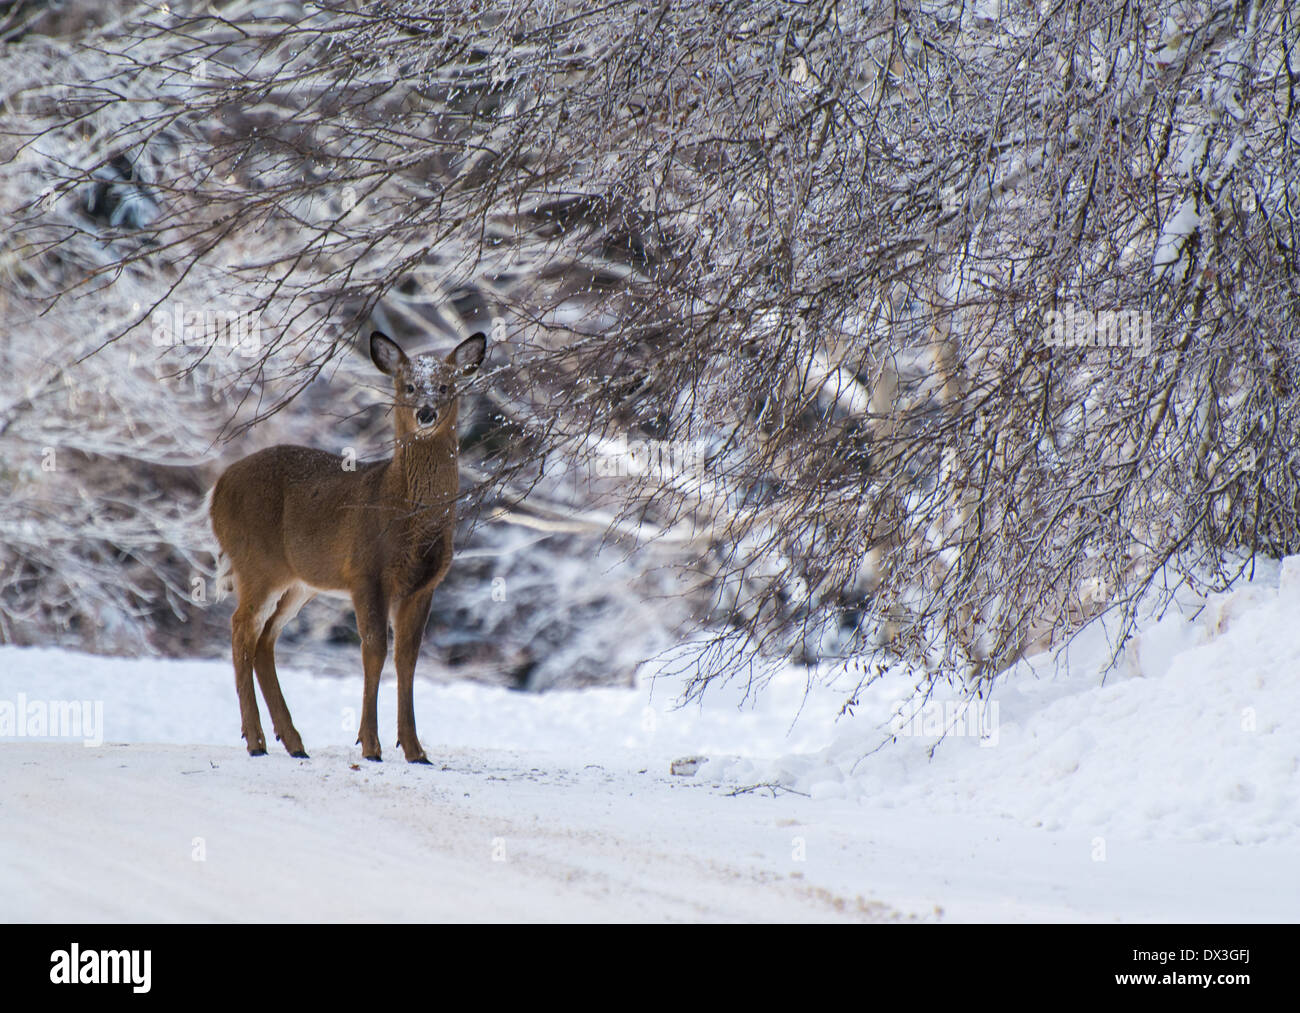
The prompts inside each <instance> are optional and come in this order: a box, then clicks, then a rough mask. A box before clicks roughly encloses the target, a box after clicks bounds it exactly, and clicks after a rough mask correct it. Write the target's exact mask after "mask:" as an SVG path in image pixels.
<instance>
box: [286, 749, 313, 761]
mask: <svg viewBox="0 0 1300 1013" xmlns="http://www.w3.org/2000/svg"><path fill="white" fill-rule="evenodd" d="M289 755H290V756H292V757H293V758H294V759H295V760H310V759H311V757H310V756H308V755H307V750H305V749H299V750H298V751H297V752H295V753H290V754H289Z"/></svg>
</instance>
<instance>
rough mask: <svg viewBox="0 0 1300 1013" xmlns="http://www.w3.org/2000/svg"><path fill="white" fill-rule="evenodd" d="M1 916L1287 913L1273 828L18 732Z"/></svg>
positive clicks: (4, 805) (489, 761) (1290, 861)
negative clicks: (912, 805) (1233, 841)
mask: <svg viewBox="0 0 1300 1013" xmlns="http://www.w3.org/2000/svg"><path fill="white" fill-rule="evenodd" d="M0 748H2V749H3V763H4V769H5V776H4V780H3V784H2V785H0V825H2V826H3V832H2V833H0V917H3V918H4V919H5V920H36V921H40V920H58V921H62V920H71V921H80V920H96V921H97V920H104V921H116V920H142V921H153V920H163V921H167V920H200V921H205V920H218V921H220V920H235V921H244V920H290V921H292V920H310V921H315V920H366V921H370V920H378V921H389V920H408V921H426V920H434V921H436V920H467V921H488V920H519V919H526V920H536V921H552V920H597V921H608V920H691V921H694V920H702V919H703V920H747V921H748V920H782V921H797V920H864V921H874V920H912V919H918V920H942V921H951V920H959V921H960V920H981V921H983V920H1023V919H1034V920H1080V919H1082V920H1112V919H1124V920H1133V919H1157V920H1165V919H1175V920H1219V919H1229V918H1240V917H1245V916H1247V915H1249V917H1250V918H1252V919H1258V920H1269V919H1279V920H1283V919H1287V918H1292V917H1294V914H1295V899H1294V896H1291V895H1288V894H1287V892H1286V891H1283V890H1279V889H1278V888H1277V887H1278V884H1280V883H1286V882H1291V881H1293V880H1294V854H1293V853H1292V851H1291V850H1290V849H1287V848H1282V847H1254V848H1251V849H1242V848H1222V847H1216V846H1213V845H1201V844H1173V845H1171V844H1152V843H1149V842H1140V843H1128V842H1123V841H1118V840H1110V841H1108V842H1107V854H1106V855H1105V860H1104V861H1097V860H1095V855H1094V845H1093V842H1092V841H1090V840H1089V838H1088V837H1087V836H1085V835H1081V834H1069V833H1046V832H1043V831H1041V830H1031V829H1027V828H1024V827H1019V826H1016V825H1015V824H1013V823H1009V822H1008V821H1005V820H998V819H978V818H971V817H969V816H959V815H944V814H919V813H916V812H910V811H907V810H900V809H892V810H891V809H884V808H877V807H872V806H866V805H862V804H860V803H847V802H843V801H839V802H828V801H819V800H812V799H807V798H802V797H800V796H797V795H793V794H788V793H784V792H780V793H777V796H776V797H772V793H771V792H769V791H752V792H745V793H742V794H739V795H732V794H730V793H731V792H732V791H734V790H735V789H734V788H731V787H728V786H718V787H715V786H714V785H713V784H711V783H710V782H708V781H699V780H696V779H693V778H692V779H686V778H675V777H672V776H670V775H667V774H664V773H657V772H652V771H649V770H641V769H635V768H632V767H620V766H608V765H596V764H592V765H589V766H582V767H562V766H561V767H557V766H556V765H555V762H554V759H553V758H552V757H548V756H547V755H545V754H528V753H513V752H501V751H490V750H465V749H456V750H451V751H449V752H446V753H444V754H443V755H441V756H440V758H439V762H438V763H436V764H435V765H434V766H432V767H411V766H408V765H406V764H405V763H402V762H401V761H400V760H398V761H391V760H390V761H386V762H385V763H383V764H371V763H366V762H365V761H361V760H360V759H359V757H358V756H357V752H356V750H349V749H345V748H339V747H333V748H328V749H324V750H319V751H318V752H317V753H316V754H315V755H314V756H313V757H312V759H310V760H306V761H296V760H292V759H290V758H289V757H288V756H276V755H271V756H267V757H264V758H259V759H251V758H249V757H248V756H246V755H245V754H244V752H243V750H241V749H238V748H234V747H229V748H227V747H210V746H204V747H192V746H166V745H121V746H113V745H106V746H102V747H98V748H85V747H82V746H80V745H70V744H62V743H17V744H16V743H10V744H5V745H4V746H3V747H0Z"/></svg>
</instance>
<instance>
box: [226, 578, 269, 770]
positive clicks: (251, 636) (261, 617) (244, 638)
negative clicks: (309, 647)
mask: <svg viewBox="0 0 1300 1013" xmlns="http://www.w3.org/2000/svg"><path fill="white" fill-rule="evenodd" d="M235 582H236V585H237V586H238V588H239V605H238V606H236V608H235V614H234V615H233V616H232V617H231V620H230V650H231V654H232V656H233V658H234V662H235V689H236V691H237V692H238V693H239V717H240V722H241V724H242V727H243V735H244V741H245V742H246V743H247V744H248V755H249V756H265V755H266V738H265V737H264V736H263V734H262V717H261V715H260V714H259V713H258V710H257V694H256V693H254V691H253V659H254V657H255V656H256V653H257V641H258V637H259V636H260V635H261V632H262V628H263V627H264V626H265V625H266V621H267V619H268V618H269V616H270V614H271V613H272V612H273V611H274V604H273V602H274V598H272V594H273V592H274V589H273V588H269V587H266V586H265V585H264V584H260V583H253V582H251V581H250V582H245V581H242V580H240V579H239V578H238V576H236V578H235Z"/></svg>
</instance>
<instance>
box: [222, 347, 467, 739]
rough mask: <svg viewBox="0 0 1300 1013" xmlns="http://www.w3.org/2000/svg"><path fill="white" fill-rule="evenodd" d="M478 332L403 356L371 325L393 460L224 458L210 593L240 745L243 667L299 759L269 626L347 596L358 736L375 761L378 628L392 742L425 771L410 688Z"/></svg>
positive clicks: (247, 704)
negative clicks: (227, 615)
mask: <svg viewBox="0 0 1300 1013" xmlns="http://www.w3.org/2000/svg"><path fill="white" fill-rule="evenodd" d="M486 351H487V338H486V336H485V335H484V334H483V333H482V332H481V331H480V332H478V333H475V334H473V335H472V336H471V337H469V338H467V339H466V340H464V341H462V342H461V343H460V344H458V345H457V346H456V347H455V348H454V349H453V350H452V351H451V352H450V353H449V354H447V355H446V356H445V357H444V356H441V355H439V354H437V353H426V354H420V355H416V356H414V357H412V358H408V357H407V355H406V353H405V352H403V351H402V349H401V348H400V347H399V346H398V344H397V343H396V342H395V341H393V340H392V339H391V338H390V337H388V336H387V335H386V334H384V333H383V332H382V331H375V332H374V333H373V334H372V335H371V336H370V359H371V361H372V362H373V363H374V365H375V367H376V368H377V369H378V370H379V371H380V372H381V373H384V374H385V375H387V376H389V377H391V378H392V381H393V402H392V412H393V427H394V441H393V455H392V457H391V458H388V459H385V460H379V461H375V462H371V463H368V464H362V465H357V464H356V463H355V462H354V461H351V460H349V459H347V458H344V457H340V456H339V455H336V454H331V453H327V452H326V451H323V450H314V449H312V448H310V447H300V446H290V445H287V444H280V445H278V446H273V447H268V448H266V449H265V450H260V451H258V452H256V453H254V454H250V455H249V456H247V457H244V458H241V459H240V460H238V461H236V462H235V463H233V464H231V465H230V466H229V467H228V468H227V469H226V470H225V471H224V472H223V473H222V474H221V476H220V477H219V478H218V479H217V481H216V483H215V484H214V485H213V487H212V490H211V492H210V493H209V494H208V499H209V506H208V515H209V518H210V519H211V523H212V532H213V534H214V535H215V537H216V540H217V543H218V545H219V552H218V554H217V572H218V585H219V587H220V586H224V585H223V583H222V582H223V580H224V579H225V578H226V577H229V578H232V579H233V584H234V589H235V592H236V594H237V595H238V600H237V603H236V606H235V611H234V614H233V616H232V617H231V621H230V643H231V653H232V655H233V659H234V666H235V688H236V690H237V691H238V694H239V711H240V718H241V723H242V728H243V738H244V741H245V743H246V744H247V747H248V753H249V755H250V756H265V755H266V740H265V738H264V736H263V732H262V719H261V715H260V713H259V711H258V707H257V698H256V696H255V694H254V691H253V673H254V672H256V673H257V681H258V683H259V685H260V686H261V688H262V697H263V699H264V700H265V701H266V706H267V709H268V710H269V711H270V713H271V721H272V724H273V726H274V729H275V737H276V739H278V740H279V741H280V742H282V743H283V744H284V747H285V749H287V750H288V752H289V755H290V756H293V757H297V758H300V759H306V758H307V752H306V750H305V749H304V748H303V742H302V736H301V735H299V734H298V730H297V729H296V728H295V727H294V725H293V719H292V718H291V717H290V715H289V708H288V706H287V705H286V704H285V700H284V695H283V694H282V693H281V691H280V682H279V679H278V677H277V676H276V671H275V642H276V638H277V637H279V635H280V632H281V630H283V629H284V627H285V625H286V624H288V623H289V622H290V621H291V620H292V619H293V618H294V617H295V616H296V615H297V614H298V612H299V610H300V609H301V608H302V607H303V606H304V605H305V604H306V603H307V602H308V601H310V600H311V599H312V598H314V597H315V596H316V595H317V594H322V593H323V594H332V595H341V596H344V597H348V598H350V599H351V602H352V608H353V610H354V611H355V613H356V620H357V633H358V634H359V636H360V639H361V661H362V669H363V671H364V676H365V688H364V694H363V698H362V707H361V727H360V729H359V731H358V733H357V742H358V743H359V744H360V746H361V752H362V755H363V756H364V757H365V758H366V759H367V760H373V761H376V762H379V761H380V760H382V755H381V751H380V744H379V732H378V728H377V716H376V715H377V703H378V696H379V675H380V672H381V671H382V670H383V667H384V662H385V660H386V659H387V657H388V644H389V624H390V623H391V625H392V630H393V639H394V650H393V654H394V663H395V666H396V668H397V736H398V737H397V744H398V746H400V747H401V749H402V751H403V753H404V754H405V757H406V760H407V762H409V763H428V762H429V759H428V757H427V756H426V755H425V752H424V750H423V749H422V748H421V746H420V740H419V738H418V737H417V736H416V731H415V708H414V699H413V694H414V690H413V686H414V679H415V664H416V659H417V658H418V657H419V654H420V645H421V643H422V642H423V640H424V630H425V626H426V624H427V622H428V618H429V608H430V604H431V602H432V599H433V592H434V589H435V588H437V586H438V585H439V584H440V583H441V582H442V579H443V578H444V577H445V576H446V575H447V571H448V569H449V568H450V566H451V560H452V542H453V535H454V533H455V526H456V499H457V496H458V494H459V487H460V483H459V470H458V465H457V452H458V438H457V431H456V424H457V408H458V403H459V399H460V394H461V392H462V390H463V389H464V384H465V382H466V380H467V379H468V378H469V377H471V376H473V375H474V374H475V373H476V372H477V371H478V369H479V367H480V366H481V365H482V363H483V357H484V355H485V353H486Z"/></svg>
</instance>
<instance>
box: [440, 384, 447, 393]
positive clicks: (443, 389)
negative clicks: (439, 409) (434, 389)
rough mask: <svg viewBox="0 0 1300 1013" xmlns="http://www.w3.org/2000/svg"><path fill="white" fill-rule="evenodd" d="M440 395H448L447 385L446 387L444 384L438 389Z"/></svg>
mask: <svg viewBox="0 0 1300 1013" xmlns="http://www.w3.org/2000/svg"><path fill="white" fill-rule="evenodd" d="M438 393H439V394H446V393H447V385H446V384H445V383H444V384H443V385H442V386H441V387H439V388H438Z"/></svg>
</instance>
